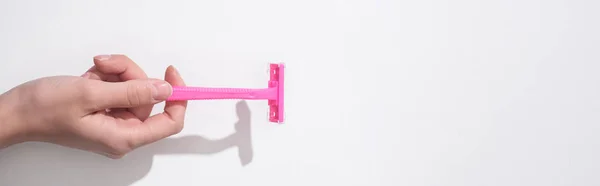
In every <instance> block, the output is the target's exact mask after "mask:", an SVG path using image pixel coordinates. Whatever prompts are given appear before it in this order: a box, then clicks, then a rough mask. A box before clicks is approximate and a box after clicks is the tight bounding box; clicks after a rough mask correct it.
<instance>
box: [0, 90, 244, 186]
mask: <svg viewBox="0 0 600 186" xmlns="http://www.w3.org/2000/svg"><path fill="white" fill-rule="evenodd" d="M236 113H237V116H238V118H239V120H238V122H237V123H236V124H235V129H236V131H235V132H234V133H232V134H230V135H229V136H227V137H225V138H222V139H216V140H213V139H207V138H204V137H202V136H185V137H180V138H167V139H163V140H161V141H158V142H156V143H154V144H149V145H147V146H145V147H142V148H140V149H138V150H135V151H133V152H131V153H130V154H128V155H127V156H125V157H123V158H122V159H118V160H113V159H108V158H105V157H104V156H100V155H97V154H93V153H88V152H84V151H79V150H75V149H69V148H65V147H62V146H57V145H51V144H45V143H39V142H33V143H24V144H20V145H15V146H12V147H9V148H6V149H3V150H1V151H0V185H44V186H48V185H91V186H96V185H98V186H105V185H119V186H120V185H131V184H132V183H135V182H136V181H137V180H140V179H142V178H143V177H144V176H146V174H148V172H149V171H150V168H151V167H152V161H153V157H154V156H155V155H161V154H214V153H218V152H222V151H224V150H226V149H228V148H232V147H237V148H238V154H239V158H240V162H241V164H242V165H244V166H245V165H247V164H249V163H250V162H252V158H253V154H254V153H253V148H252V137H251V130H250V128H251V125H250V121H251V118H250V109H249V107H248V104H247V103H246V102H245V101H240V102H238V103H237V105H236Z"/></svg>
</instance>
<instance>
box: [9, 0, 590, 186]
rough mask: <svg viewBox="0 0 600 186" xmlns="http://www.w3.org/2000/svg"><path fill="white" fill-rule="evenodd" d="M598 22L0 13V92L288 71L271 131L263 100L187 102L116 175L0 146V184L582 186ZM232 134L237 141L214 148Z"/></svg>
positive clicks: (261, 7)
mask: <svg viewBox="0 0 600 186" xmlns="http://www.w3.org/2000/svg"><path fill="white" fill-rule="evenodd" d="M599 8H600V1H595V0H497V1H496V0H491V1H477V0H453V1H450V0H420V1H401V0H363V1H358V0H355V1H352V0H347V1H344V0H335V1H334V0H304V1H282V0H253V1H244V0H223V1H173V0H172V1H141V0H140V1H117V0H96V1H76V0H72V1H67V0H60V1H43V0H38V1H33V0H3V1H0V63H1V69H0V81H1V83H0V88H1V89H2V91H6V90H8V89H10V88H11V87H13V86H16V85H18V84H20V83H23V82H25V81H28V80H31V79H34V78H38V77H43V76H51V75H63V74H69V75H81V73H83V72H84V71H85V70H86V69H87V68H89V67H90V66H91V65H92V57H93V56H94V55H97V54H104V53H122V54H126V55H128V56H129V57H131V58H132V59H133V60H135V61H136V62H137V63H138V64H139V65H140V66H142V68H143V69H144V70H145V71H146V72H147V73H148V74H149V75H150V76H152V77H156V78H162V77H163V73H164V70H165V69H166V67H167V66H168V65H171V64H172V65H174V66H175V67H177V68H178V69H179V70H180V72H181V74H182V75H183V77H184V78H185V80H186V83H187V84H188V85H193V86H230V87H264V86H266V81H267V79H268V77H267V72H266V70H267V64H268V63H270V62H285V63H286V64H287V66H288V67H287V74H286V75H287V76H286V93H287V94H286V111H287V112H286V116H287V118H286V119H287V121H286V123H285V124H283V125H278V124H273V123H269V122H268V121H267V118H266V111H267V107H266V102H264V101H248V102H247V104H248V108H246V109H249V111H250V112H249V113H245V114H244V113H242V115H243V117H241V118H240V119H239V121H238V116H236V109H242V110H244V107H243V103H241V104H240V105H242V107H240V106H237V107H236V104H237V101H234V100H228V101H195V102H191V103H190V104H189V109H188V111H187V118H186V124H185V128H184V130H183V131H182V132H181V133H180V134H178V135H176V136H173V137H171V138H168V139H165V140H163V141H161V142H159V143H157V144H153V145H149V146H146V147H144V148H141V149H138V150H136V151H134V152H133V153H131V154H129V155H128V156H126V157H125V158H123V159H120V160H112V159H107V158H104V157H102V156H99V155H95V154H91V153H88V152H83V151H79V150H72V149H67V148H63V147H59V146H56V145H50V144H41V143H25V144H21V145H17V146H12V147H10V148H7V149H3V150H1V151H0V185H7V186H8V185H92V186H96V185H98V186H100V185H102V186H104V185H149V186H158V185H262V186H279V185H298V186H305V185H390V186H391V185H414V186H425V185H456V186H459V185H461V186H462V185H471V186H476V185H477V186H479V185H496V186H505V185H524V186H525V185H526V186H529V185H599V184H600V178H599V177H598V175H599V173H600V160H599V157H600V125H599V124H600V123H599V122H600V98H599V96H600V82H599V78H600V73H598V71H599V70H600V55H599V52H598V50H599V49H600V34H599V33H600V26H599V21H600V13H599V12H598V9H599ZM155 108H156V109H157V110H155V112H158V109H160V108H162V104H161V105H157V107H155ZM239 122H242V123H243V124H246V125H249V126H251V130H247V131H245V132H247V135H237V137H236V138H233V140H230V141H226V140H222V139H223V138H227V137H226V136H229V135H231V134H235V130H234V125H235V123H239ZM249 134H251V135H249ZM229 139H231V138H229ZM250 139H251V141H250ZM231 141H233V142H231ZM230 142H231V143H230Z"/></svg>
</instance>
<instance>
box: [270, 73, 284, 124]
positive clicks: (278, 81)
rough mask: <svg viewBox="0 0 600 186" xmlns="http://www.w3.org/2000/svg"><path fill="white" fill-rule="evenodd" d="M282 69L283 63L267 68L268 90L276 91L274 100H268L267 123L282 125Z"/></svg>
mask: <svg viewBox="0 0 600 186" xmlns="http://www.w3.org/2000/svg"><path fill="white" fill-rule="evenodd" d="M284 68H285V67H284V64H283V63H278V64H275V63H272V64H270V66H269V76H270V80H269V88H274V89H275V90H277V96H276V97H275V99H269V121H271V122H275V123H283V116H284V112H283V106H284V105H283V88H284V86H283V84H284V79H283V77H284V74H285V73H284Z"/></svg>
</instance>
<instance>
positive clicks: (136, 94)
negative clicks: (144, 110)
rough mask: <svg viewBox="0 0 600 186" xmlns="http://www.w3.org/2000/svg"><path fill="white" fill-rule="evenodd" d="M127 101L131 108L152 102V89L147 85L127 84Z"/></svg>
mask: <svg viewBox="0 0 600 186" xmlns="http://www.w3.org/2000/svg"><path fill="white" fill-rule="evenodd" d="M127 100H128V103H129V104H130V105H132V106H138V105H143V104H147V103H150V102H151V101H152V89H151V88H150V87H149V86H147V85H140V84H135V83H132V84H129V85H128V86H127Z"/></svg>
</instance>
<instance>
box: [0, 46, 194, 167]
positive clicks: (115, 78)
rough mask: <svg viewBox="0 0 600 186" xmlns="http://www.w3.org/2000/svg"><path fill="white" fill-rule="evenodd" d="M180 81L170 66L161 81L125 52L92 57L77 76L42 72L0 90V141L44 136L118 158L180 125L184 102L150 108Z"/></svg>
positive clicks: (176, 130)
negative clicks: (156, 109)
mask: <svg viewBox="0 0 600 186" xmlns="http://www.w3.org/2000/svg"><path fill="white" fill-rule="evenodd" d="M184 85H185V84H184V82H183V79H182V78H181V77H180V75H179V73H178V72H177V70H175V68H174V67H172V66H169V67H168V68H167V70H166V72H165V81H163V80H158V79H148V78H147V76H146V74H145V73H144V71H143V70H142V69H140V68H139V67H138V66H137V65H136V64H135V63H134V62H133V61H131V60H130V59H129V58H128V57H126V56H124V55H102V56H96V57H95V58H94V66H93V67H92V68H90V69H89V70H88V71H87V72H86V73H85V74H84V75H82V76H81V77H77V76H54V77H44V78H40V79H36V80H33V81H30V82H26V83H24V84H21V85H19V86H17V87H15V88H13V89H11V90H9V91H8V92H6V93H4V94H2V95H0V119H2V121H0V129H2V130H0V146H8V145H12V144H16V143H21V142H26V141H42V142H49V143H54V144H58V145H62V146H67V147H72V148H77V149H82V150H86V151H91V152H95V153H99V154H102V155H105V156H107V157H110V158H120V157H122V156H124V155H125V154H127V153H129V152H130V151H132V150H134V149H136V148H138V147H140V146H143V145H146V144H149V143H152V142H155V141H157V140H160V139H163V138H166V137H168V136H171V135H173V134H176V133H179V132H180V131H181V130H182V128H183V121H184V116H185V110H186V106H187V101H167V102H165V107H164V112H162V113H159V114H156V115H153V116H150V113H151V111H152V107H153V105H154V104H157V103H160V102H162V101H165V100H166V99H167V98H168V97H169V96H170V95H171V93H172V86H184ZM3 136H4V137H3Z"/></svg>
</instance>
